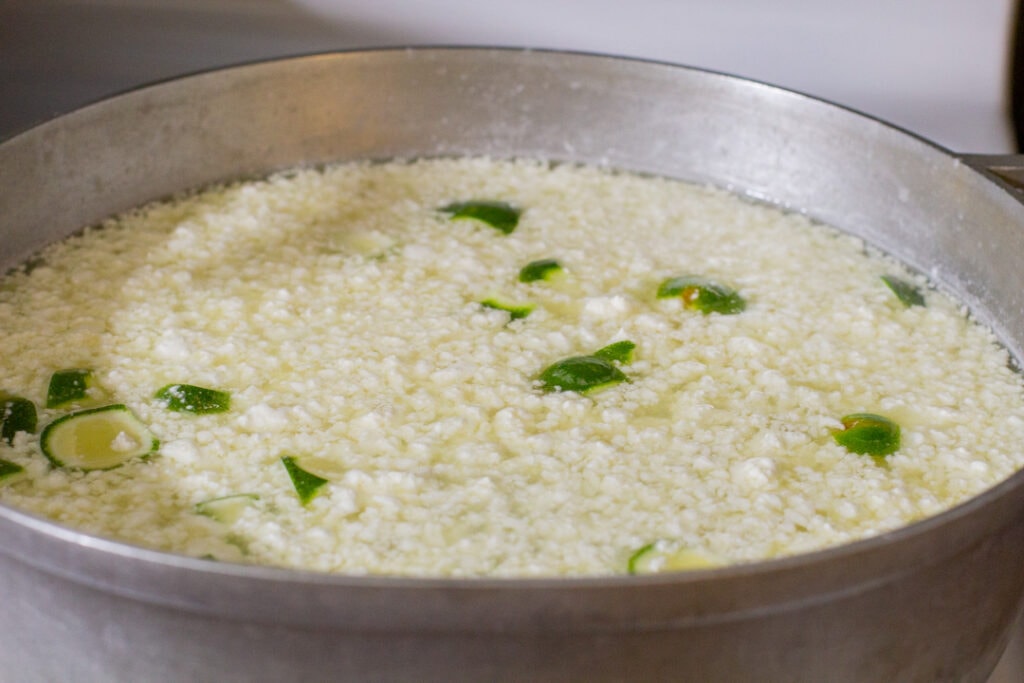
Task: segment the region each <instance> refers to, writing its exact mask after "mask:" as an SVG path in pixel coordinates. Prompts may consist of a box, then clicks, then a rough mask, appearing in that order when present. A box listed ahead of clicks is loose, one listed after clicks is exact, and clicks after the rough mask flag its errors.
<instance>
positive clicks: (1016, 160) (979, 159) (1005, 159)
mask: <svg viewBox="0 0 1024 683" xmlns="http://www.w3.org/2000/svg"><path fill="white" fill-rule="evenodd" d="M959 157H960V160H961V161H963V162H964V163H965V164H968V165H969V166H973V167H974V168H976V169H978V170H979V171H984V172H987V173H991V174H992V175H994V176H996V177H997V178H999V179H1000V180H1002V181H1003V182H1004V183H1006V184H1007V185H1009V186H1010V187H1011V188H1013V189H1014V190H1016V191H1017V192H1020V193H1024V154H960V155H959Z"/></svg>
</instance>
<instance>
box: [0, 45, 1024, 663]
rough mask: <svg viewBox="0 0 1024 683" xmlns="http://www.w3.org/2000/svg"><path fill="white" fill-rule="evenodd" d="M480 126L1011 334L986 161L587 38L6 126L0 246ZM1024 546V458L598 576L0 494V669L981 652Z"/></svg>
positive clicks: (1007, 280) (1010, 214)
mask: <svg viewBox="0 0 1024 683" xmlns="http://www.w3.org/2000/svg"><path fill="white" fill-rule="evenodd" d="M465 154H469V155H491V156H495V157H510V156H519V157H543V158H549V159H556V160H569V161H577V162H586V163H596V164H607V165H609V166H613V167H618V168H623V169H629V170H634V171H641V172H645V173H653V174H659V175H666V176H672V177H676V178H683V179H688V180H695V181H699V182H710V183H713V184H716V185H720V186H725V187H728V188H731V189H734V190H736V191H738V192H741V193H745V194H747V195H750V196H753V197H757V198H764V199H767V200H770V201H771V202H773V203H776V204H779V205H782V206H785V207H791V208H793V209H796V210H799V211H802V212H805V213H807V214H809V215H811V216H813V217H815V218H818V219H821V220H823V221H825V222H827V223H830V224H832V225H835V226H837V227H839V228H841V229H843V230H846V231H849V232H851V233H853V234H856V235H860V236H862V237H864V238H865V239H866V240H867V241H868V242H870V243H872V244H874V245H876V246H878V247H880V248H881V249H883V250H885V251H887V252H890V253H891V254H893V255H895V256H896V257H898V258H900V259H901V260H903V261H904V262H906V263H907V264H909V265H910V266H912V267H915V268H917V269H920V270H921V271H923V272H926V273H928V274H929V275H930V276H931V277H932V278H933V280H934V281H935V282H937V283H938V284H939V285H940V286H941V287H943V288H945V289H946V290H948V291H950V292H951V293H952V294H953V295H954V296H957V297H959V298H961V299H962V300H963V301H964V302H965V303H966V304H967V305H969V306H970V308H971V309H972V310H973V311H974V313H975V315H976V316H977V317H978V318H980V319H981V320H982V321H983V322H985V323H987V324H989V325H990V326H992V328H993V329H994V330H995V331H996V333H997V334H998V335H999V337H1000V338H1001V339H1002V341H1003V342H1004V343H1005V344H1006V345H1007V347H1008V348H1009V349H1010V351H1011V352H1012V353H1013V354H1014V355H1015V356H1016V357H1017V358H1020V357H1021V351H1022V348H1024V294H1022V293H1024V269H1022V268H1020V267H1019V265H1018V263H1017V259H1018V255H1019V254H1024V207H1022V206H1021V203H1020V202H1019V201H1018V199H1017V198H1016V196H1014V194H1013V192H1012V191H1011V190H1009V189H1007V187H1006V186H1005V185H1003V184H1002V183H1001V182H1000V181H999V180H997V179H996V177H995V176H993V175H991V174H989V173H988V172H987V171H979V170H977V169H976V168H975V167H974V166H972V165H971V164H969V163H965V161H967V160H966V159H965V158H964V157H958V156H956V155H954V154H952V153H950V152H948V151H945V150H943V149H940V148H938V147H936V146H934V145H931V144H929V143H928V142H926V141H924V140H921V139H918V138H916V137H914V136H912V135H909V134H907V133H905V132H901V131H899V130H897V129H894V128H892V127H890V126H887V125H885V124H883V123H880V122H878V121H875V120H873V119H870V118H868V117H865V116H863V115H860V114H857V113H853V112H851V111H848V110H845V109H842V108H840V107H837V106H834V105H830V104H827V103H824V102H821V101H818V100H815V99H813V98H809V97H806V96H803V95H799V94H795V93H792V92H788V91H784V90H780V89H778V88H774V87H770V86H767V85H762V84H759V83H754V82H750V81H745V80H741V79H737V78H732V77H728V76H724V75H720V74H714V73H708V72H704V71H697V70H692V69H687V68H683V67H678V66H672V65H666V64H659V63H651V62H641V61H632V60H626V59H620V58H612V57H603V56H594V55H580V54H567V53H557V52H534V51H519V50H494V49H415V50H383V51H369V52H353V53H341V54H326V55H317V56H310V57H303V58H297V59H286V60H281V61H274V62H267V63H261V64H254V65H249V66H242V67H237V68H232V69H226V70H222V71H214V72H210V73H205V74H201V75H197V76H192V77H188V78H184V79H181V80H176V81H171V82H167V83H163V84H160V85H156V86H152V87H147V88H143V89H140V90H136V91H134V92H130V93H128V94H125V95H121V96H119V97H115V98H112V99H109V100H106V101H102V102H100V103H97V104H94V105H92V106H89V107H86V108H84V109H81V110H79V111H77V112H75V113H73V114H70V115H67V116H63V117H60V118H58V119H56V120H53V121H51V122H49V123H46V124H44V125H41V126H39V127H37V128H34V129H32V130H29V131H28V132H26V133H23V134H21V135H19V136H16V137H13V138H11V139H9V140H7V141H6V142H4V143H2V144H0V188H3V191H2V194H0V234H2V235H3V242H2V254H0V264H2V265H6V266H9V265H12V264H14V263H16V262H18V261H20V260H21V259H24V258H25V257H27V256H28V255H29V254H30V253H32V252H33V251H35V250H36V249H38V248H39V247H41V246H42V245H44V244H46V243H49V242H51V241H54V240H56V239H59V238H61V237H63V236H65V235H67V234H69V233H71V232H73V231H75V230H77V229H79V228H81V227H82V226H85V225H88V224H91V223H94V222H96V221H98V220H100V219H102V218H104V217H106V216H109V215H110V214H112V213H115V212H118V211H121V210H124V209H128V208H130V207H133V206H136V205H138V204H140V203H143V202H146V201H148V200H152V199H156V198H161V197H166V196H168V195H171V194H172V193H175V192H178V191H181V190H183V189H187V188H195V187H200V186H204V185H207V184H210V183H214V182H217V181H222V180H226V179H234V178H239V177H246V176H259V175H263V174H266V173H268V172H269V171H272V170H275V169H279V168H282V167H287V166H293V165H299V164H306V165H308V164H318V163H324V162H330V161H335V160H346V159H366V158H373V159H379V158H392V157H423V156H436V155H465ZM973 161H977V160H973ZM985 161H987V162H991V163H994V162H995V161H1002V162H1005V163H1006V164H1009V165H1010V166H1014V165H1016V161H1015V160H1014V159H1013V158H1007V159H1002V160H991V159H989V160H985ZM991 163H990V165H991ZM55 343H59V340H55ZM1014 447H1020V446H1019V445H1016V444H1015V445H1014ZM1022 568H1024V474H1017V475H1015V476H1013V477H1012V478H1011V479H1010V480H1008V481H1006V482H1005V483H1003V484H1001V485H999V486H997V487H995V488H994V489H992V490H990V491H988V492H987V493H985V494H984V495H982V496H979V497H977V498H975V499H973V500H971V501H969V502H967V503H966V504H964V505H961V506H959V507H957V508H955V509H953V510H951V511H949V512H947V513H944V514H942V515H939V516H937V517H934V518H931V519H928V520H925V521H923V522H920V523H917V524H914V525H911V526H909V527H906V528H903V529H900V530H898V531H895V532H893V533H887V534H884V535H881V536H878V537H875V538H872V539H869V540H865V541H861V542H857V543H853V544H850V545H846V546H843V547H838V548H834V549H831V550H827V551H824V552H817V553H812V554H807V555H802V556H798V557H791V558H786V559H780V560H773V561H769V562H762V563H755V564H750V565H743V566H735V567H728V568H723V569H716V570H711V571H695V572H690V573H684V574H677V575H660V576H650V577H615V578H599V579H598V578H589V579H588V578H580V579H571V578H570V579H543V580H491V579H480V580H441V579H438V580H419V579H416V580H414V579H405V578H387V577H372V578H354V577H347V576H331V575H323V574H316V573H303V572H298V571H286V570H280V569H274V568H267V567H250V566H236V565H231V564H221V563H212V562H207V561H203V560H196V559H191V558H186V557H179V556H174V555H168V554H163V553H158V552H153V551H150V550H146V549H142V548H138V547H133V546H129V545H125V544H121V543H117V542H114V541H110V540H107V539H102V538H97V537H94V536H89V535H86V534H82V533H78V532H76V531H73V530H70V529H67V528H64V527H61V526H59V525H57V524H53V523H51V522H48V521H45V520H41V519H39V518H36V517H33V516H31V515H28V514H25V513H23V512H20V511H18V510H14V509H10V508H5V507H0V577H2V578H0V605H2V607H0V650H2V651H3V661H4V665H3V667H2V668H0V671H2V673H0V678H3V679H4V680H11V681H56V680H62V681H72V680H73V681H115V680H123V681H156V680H159V681H196V680H217V681H235V680H237V681H246V682H251V681H285V680H288V681H291V680H296V681H298V680H302V681H323V680H367V681H394V680H402V681H404V680H416V681H435V680H436V681H454V680H470V681H485V680H488V681H490V680H493V681H499V680H530V681H556V680H561V681H578V680H587V681H602V680H643V681H656V680H672V681H688V680H693V681H824V680H828V681H856V682H858V683H864V682H865V681H886V682H891V681H938V680H942V681H947V680H948V681H964V682H967V681H983V680H985V678H986V676H987V675H988V673H989V672H990V671H991V670H992V668H993V666H994V665H995V664H996V661H997V660H998V658H999V655H1000V653H1001V652H1002V650H1003V647H1004V646H1005V644H1006V642H1007V638H1008V634H1009V629H1010V627H1011V625H1012V623H1013V620H1014V618H1015V616H1016V614H1017V611H1018V606H1019V605H1020V603H1021V600H1022V595H1024V571H1022Z"/></svg>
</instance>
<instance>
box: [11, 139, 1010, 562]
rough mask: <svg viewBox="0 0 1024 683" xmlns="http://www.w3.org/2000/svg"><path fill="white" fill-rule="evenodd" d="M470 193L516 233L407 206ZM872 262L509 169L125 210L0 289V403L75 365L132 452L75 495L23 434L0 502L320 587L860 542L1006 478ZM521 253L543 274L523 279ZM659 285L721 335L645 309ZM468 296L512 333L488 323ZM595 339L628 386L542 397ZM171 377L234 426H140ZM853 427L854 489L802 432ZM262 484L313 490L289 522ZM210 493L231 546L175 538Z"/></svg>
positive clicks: (275, 181) (980, 386)
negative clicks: (712, 297)
mask: <svg viewBox="0 0 1024 683" xmlns="http://www.w3.org/2000/svg"><path fill="white" fill-rule="evenodd" d="M471 199H487V200H497V201H504V202H509V203H511V204H513V205H514V206H516V207H519V208H521V209H522V215H521V218H520V221H519V224H518V226H517V227H516V229H515V230H514V231H513V232H511V233H510V234H507V235H506V234H502V233H501V232H499V231H497V230H494V229H492V228H490V227H489V226H487V225H486V224H484V223H481V222H479V221H475V220H451V219H450V216H449V215H448V214H446V213H444V212H443V211H439V210H438V209H439V208H440V207H443V206H445V205H447V204H450V203H452V202H457V201H465V200H471ZM869 252H870V250H866V249H865V245H864V244H863V243H862V242H861V241H859V240H858V239H855V238H853V237H851V236H848V235H844V234H842V233H839V232H837V231H835V230H832V229H830V228H827V227H824V226H821V225H818V224H815V223H813V222H812V221H810V220H808V219H807V218H805V217H802V216H800V215H795V214H792V213H786V212H782V211H780V210H777V209H775V208H772V207H769V206H765V205H759V204H755V203H751V202H747V201H744V200H742V199H740V198H738V197H736V196H733V195H730V194H729V193H726V192H724V191H721V190H717V189H712V188H706V187H697V186H692V185H688V184H684V183H680V182H676V181H672V180H666V179H659V178H651V177H640V176H635V175H630V174H626V173H614V172H609V171H606V170H600V169H595V168H587V167H576V166H570V165H558V166H551V165H548V164H543V163H538V162H531V161H516V162H504V161H492V160H487V159H459V160H451V159H449V160H423V161H416V162H408V163H405V162H391V163H381V164H344V165H338V166H332V167H329V168H326V169H318V170H312V169H310V170H296V171H290V172H287V173H281V174H278V175H275V176H273V177H271V178H269V179H266V180H263V181H258V182H246V183H240V184H236V185H231V186H228V187H221V188H216V189H212V190H209V191H205V192H202V193H198V194H195V195H191V196H187V197H183V198H180V199H178V200H175V201H172V202H167V203H157V204H153V205H150V206H146V207H143V208H141V209H139V210H137V211H134V212H131V213H129V214H127V215H124V216H120V217H118V218H116V219H112V220H110V221H108V222H107V223H105V224H104V225H102V226H100V227H99V228H96V229H90V230H88V231H86V232H85V233H84V234H82V235H80V236H76V237H73V238H71V239H68V240H66V241H65V242H63V243H60V244H57V245H54V246H52V247H50V248H48V249H47V250H46V251H45V252H44V253H43V254H42V255H41V257H42V258H41V260H40V262H39V263H38V264H37V265H35V267H33V268H32V269H30V270H28V271H27V272H17V273H13V274H11V275H9V276H8V277H6V278H5V279H4V280H3V281H2V284H0V329H2V330H4V332H3V343H4V353H3V354H2V355H0V390H3V391H6V392H9V393H11V394H17V395H20V396H24V397H27V398H30V399H32V400H33V401H34V402H35V403H36V404H37V406H42V405H43V404H44V403H45V392H46V386H47V382H48V380H49V377H50V375H51V374H52V373H53V372H55V371H57V370H60V369H63V368H69V367H83V368H90V369H92V371H93V377H94V380H95V385H96V391H97V392H99V394H100V395H101V396H102V397H105V398H107V399H109V402H110V403H124V404H126V405H127V406H129V407H130V409H131V410H132V411H133V412H134V413H135V414H136V415H137V416H138V417H139V418H140V420H141V421H142V422H143V423H145V424H146V425H147V426H148V427H149V429H150V430H151V431H152V432H153V434H154V435H155V436H156V437H157V438H159V439H160V441H161V444H162V445H161V447H160V450H159V451H158V452H157V453H156V454H154V455H153V456H152V457H150V458H148V459H145V460H142V459H138V460H131V461H129V462H128V463H126V464H124V465H123V466H121V467H118V468H116V469H111V470H107V471H95V472H81V471H76V470H70V469H61V468H56V467H53V466H51V465H50V463H49V462H48V461H47V459H46V458H45V457H43V456H42V455H41V453H40V446H39V438H38V434H27V433H24V432H21V433H18V434H17V435H16V436H15V438H14V439H13V440H12V443H11V444H9V445H8V444H6V443H0V458H3V459H5V460H9V461H11V462H15V463H17V464H19V465H21V466H22V467H24V468H25V472H24V474H23V475H22V476H19V477H11V478H9V479H8V480H6V481H5V482H4V484H3V486H2V488H0V500H2V501H3V502H4V503H6V504H9V505H12V506H16V507H18V508H22V509H25V510H29V511H32V512H35V513H38V514H41V515H45V516H46V517H49V518H52V519H54V520H56V521H58V522H60V523H63V524H67V525H70V526H72V527H75V528H78V529H83V530H85V531H88V532H91V533H95V534H100V535H103V536H108V537H113V538H116V539H120V540H123V541H126V542H129V543H134V544H139V545H143V546H147V547H153V548H158V549H163V550H168V551H173V552H177V553H184V554H188V555H194V556H197V557H212V558H214V559H218V560H223V561H237V562H249V563H261V564H269V565H277V566H285V567H298V568H306V569H312V570H322V571H329V572H343V573H348V574H366V573H372V574H400V575H413V576H484V575H490V576H538V575H543V576H553V575H600V574H616V573H623V572H625V571H626V568H627V564H628V563H629V562H630V558H631V557H632V556H633V555H634V553H636V552H637V550H638V549H640V548H644V547H645V546H650V544H652V543H663V544H672V545H674V547H681V548H686V549H687V552H695V553H702V555H701V557H705V556H706V557H715V558H724V560H725V561H730V562H743V561H754V560H759V559H763V558H769V557H776V556H781V555H788V554H793V553H800V552H806V551H810V550H814V549H819V548H823V547H827V546H831V545H835V544H840V543H845V542H848V541H852V540H855V539H859V538H864V537H867V536H871V535H873V534H878V533H880V532H884V531H887V530H891V529H894V528H896V527H899V526H902V525H905V524H907V523H909V522H912V521H914V520H917V519H920V518H922V517H925V516H928V515H933V514H935V513H937V512H940V511H942V510H944V509H946V508H948V507H950V506H952V505H954V504H956V503H958V502H961V501H963V500H964V499H966V498H968V497H970V496H973V495H975V494H977V493H979V492H981V491H983V490H984V489H986V488H988V487H990V486H992V485H993V484H995V483H997V482H999V481H1000V480H1002V479H1004V478H1006V477H1007V476H1009V475H1010V474H1011V473H1013V472H1014V471H1016V470H1017V469H1018V468H1020V467H1021V466H1022V464H1024V453H1022V451H1021V449H1020V447H1019V445H1020V444H1021V443H1024V395H1022V386H1021V381H1020V379H1019V378H1018V376H1017V375H1015V374H1014V373H1013V372H1012V371H1011V370H1010V369H1008V367H1007V361H1008V358H1007V354H1006V352H1005V351H1004V350H1003V349H1002V348H1001V347H1000V346H999V345H998V344H997V343H996V341H995V340H994V339H993V337H992V335H991V334H990V332H989V331H988V330H986V329H984V328H982V327H980V326H978V325H976V324H974V323H973V322H971V321H970V319H969V318H968V317H967V316H966V314H965V312H964V311H963V310H962V309H961V307H960V306H959V305H958V304H957V303H956V302H955V301H952V300H950V299H948V298H947V297H945V296H944V295H942V294H941V293H939V292H936V291H926V297H927V305H926V306H910V307H908V306H905V305H904V304H903V303H901V302H900V301H899V299H897V298H896V297H895V296H894V294H893V292H892V291H891V290H890V289H889V288H888V287H886V286H885V284H884V283H883V282H882V281H881V279H880V278H881V276H883V275H892V274H895V275H897V276H899V277H901V278H905V279H908V280H911V281H915V282H916V283H917V284H918V286H920V287H921V288H922V290H923V291H924V290H925V288H924V287H923V285H924V283H923V281H920V280H918V279H915V276H913V275H911V274H909V273H906V272H904V271H903V269H902V268H901V267H900V266H899V265H898V264H895V263H894V262H892V261H891V260H890V259H888V258H885V257H883V256H881V255H878V254H872V253H869ZM538 259H556V260H557V261H558V262H559V264H560V265H561V266H562V272H561V273H559V274H558V276H557V277H553V278H549V279H546V280H537V281H534V282H529V283H523V282H520V281H519V279H518V273H519V270H520V269H521V268H522V267H523V266H525V265H526V264H528V263H530V262H532V261H535V260H538ZM682 274H698V275H700V276H702V277H707V278H711V279H714V280H715V281H718V282H722V283H727V284H728V285H729V286H730V287H732V288H733V289H735V290H736V291H737V292H738V293H739V294H740V295H742V297H743V298H744V299H745V301H746V308H745V310H743V311H742V312H740V313H738V314H735V315H722V314H719V313H711V314H708V315H704V314H702V313H700V312H698V311H694V310H690V309H688V308H687V307H686V306H684V305H683V302H682V301H681V300H680V299H679V298H678V297H675V298H664V299H659V298H657V296H656V291H657V289H658V286H659V283H660V282H661V281H663V280H664V279H665V278H669V277H674V276H678V275H682ZM491 299H493V300H500V301H505V302H509V303H510V304H515V305H522V304H530V305H532V306H533V309H532V311H530V313H529V315H526V316H525V317H523V318H520V319H515V320H512V319H511V316H510V315H509V313H508V312H507V311H504V310H500V309H498V308H493V307H487V306H483V305H481V302H482V301H484V300H491ZM622 340H630V341H632V342H634V343H635V344H636V348H635V350H634V353H633V358H632V360H631V361H630V362H626V363H616V367H618V368H619V369H620V370H621V371H622V372H623V373H625V375H626V376H627V377H628V381H626V382H622V383H619V384H616V385H614V386H611V387H608V388H605V389H603V390H601V391H598V392H594V393H591V394H586V395H581V394H579V393H573V392H565V391H543V390H542V389H541V387H539V385H538V382H537V376H538V374H539V373H540V372H541V371H542V370H543V369H544V368H545V367H547V366H548V365H550V364H551V363H553V362H555V361H557V360H559V359H562V358H566V357H569V356H576V355H586V354H592V353H594V352H595V351H596V350H597V349H599V348H602V347H604V346H607V345H608V344H611V343H613V342H617V341H622ZM170 383H189V384H193V385H198V386H204V387H211V388H215V389H218V390H222V391H227V392H230V394H231V408H230V410H228V411H227V412H223V413H217V414H206V415H194V414H188V413H180V412H173V411H170V410H168V409H167V406H166V403H165V402H161V401H159V400H157V399H156V398H155V397H154V392H156V391H157V390H158V389H159V388H160V387H162V386H165V385H167V384H170ZM865 411H867V412H874V413H881V414H884V415H886V416H888V417H889V418H891V419H892V420H894V421H896V422H897V423H898V424H899V425H900V427H901V429H902V444H901V447H900V448H899V450H898V451H897V452H896V453H894V454H892V455H890V456H888V457H886V458H885V460H884V461H882V460H880V459H876V458H873V457H870V456H864V455H858V454H855V453H851V452H848V451H847V450H846V449H844V448H843V447H841V446H840V445H838V444H837V443H836V442H835V441H834V439H833V438H832V432H833V430H836V429H839V428H841V422H840V418H841V417H842V416H843V415H846V414H849V413H855V412H865ZM66 412H67V409H62V410H50V409H45V408H40V416H39V421H40V425H44V424H46V423H47V422H50V421H52V420H53V419H56V418H57V417H59V416H61V415H63V414H65V413H66ZM284 456H290V457H292V458H294V459H295V462H297V463H299V464H300V465H301V466H302V468H303V469H305V470H306V471H308V472H310V473H313V474H315V475H316V476H318V477H321V478H323V479H326V480H327V482H328V483H327V484H326V485H324V486H323V487H322V488H321V489H319V490H318V492H317V495H315V496H314V497H313V498H312V499H311V500H310V501H309V502H308V503H307V504H305V505H304V504H303V503H302V502H301V500H300V499H299V497H298V496H297V495H296V489H295V487H294V486H293V484H292V482H291V481H290V479H289V475H288V472H287V471H286V469H285V467H284V466H283V465H282V460H281V459H282V457H284ZM239 494H246V495H245V496H243V497H241V498H238V499H237V502H238V505H237V510H235V509H234V508H232V515H231V517H232V518H233V519H231V521H230V522H225V521H223V520H219V519H215V518H211V517H209V516H207V515H204V514H199V512H198V511H197V508H196V506H197V504H202V503H204V502H206V501H211V500H214V499H218V498H222V497H225V496H236V495H239ZM232 500H235V499H232ZM201 509H202V507H200V510H201ZM652 547H653V546H652Z"/></svg>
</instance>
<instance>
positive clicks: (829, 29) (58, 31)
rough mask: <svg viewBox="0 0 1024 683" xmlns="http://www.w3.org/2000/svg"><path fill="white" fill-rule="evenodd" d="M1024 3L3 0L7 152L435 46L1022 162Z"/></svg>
mask: <svg viewBox="0 0 1024 683" xmlns="http://www.w3.org/2000/svg"><path fill="white" fill-rule="evenodd" d="M1016 20H1017V2H1016V0H516V1H515V2H501V3H496V2H486V1H479V0H427V1H420V2H415V1H413V0H361V1H360V0H0V138H3V137H6V136H9V135H11V134H13V133H14V132H16V131H18V130H21V129H24V128H26V127H28V126H29V125H31V124H33V123H37V122H39V121H41V120H45V119H46V118H49V117H52V116H54V115H56V114H59V113H62V112H66V111H69V110H71V109H74V108H76V107H78V106H80V105H82V104H85V103H88V102H90V101H93V100H95V99H97V98H100V97H103V96H105V95H108V94H112V93H115V92H118V91H121V90H124V89H127V88H131V87H134V86H136V85H139V84H143V83H149V82H152V81H155V80H159V79H164V78H169V77H172V76H176V75H180V74H184V73H189V72H192V71H196V70H201V69H207V68H211V67H217V66H224V65H229V64H236V63H239V62H245V61H251V60H254V59H265V58H269V57H276V56H284V55H295V54H301V53H307V52H315V51H324V50H332V49H350V48H357V47H368V46H394V45H422V44H434V45H438V44H476V45H483V44H486V45H503V46H506V45H511V46H524V47H547V48H565V49H574V50H585V51H594V52H603V53H613V54H621V55H630V56H636V57H644V58H651V59H659V60H667V61H672V62H679V63H684V64H690V65H694V66H699V67H704V68H709V69H713V70H716V71H725V72H728V73H734V74H738V75H740V76H745V77H748V78H753V79H757V80H763V81H768V82H770V83H774V84H777V85H782V86H784V87H787V88H791V89H794V90H799V91H802V92H806V93H809V94H812V95H815V96H817V97H821V98H825V99H828V100H832V101H835V102H838V103H841V104H844V105H847V106H850V107H853V108H855V109H858V110H860V111H863V112H865V113H868V114H871V115H873V116H877V117H879V118H882V119H885V120H887V121H889V122H891V123H895V124H897V125H899V126H901V127H904V128H906V129H908V130H910V131H912V132H914V133H917V134H919V135H922V136H924V137H927V138H930V139H932V140H934V141H935V142H938V143H939V144H942V145H944V146H946V147H948V148H950V149H953V150H955V151H962V152H989V153H991V152H1008V151H1013V150H1016V149H1017V141H1016V138H1017V136H1016V134H1015V129H1014V117H1013V109H1012V103H1013V97H1014V95H1015V93H1014V92H1013V90H1012V88H1011V84H1012V82H1013V78H1012V73H1013V70H1014V64H1015V60H1014V59H1013V53H1014V46H1015V40H1014V36H1015V35H1016Z"/></svg>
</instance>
